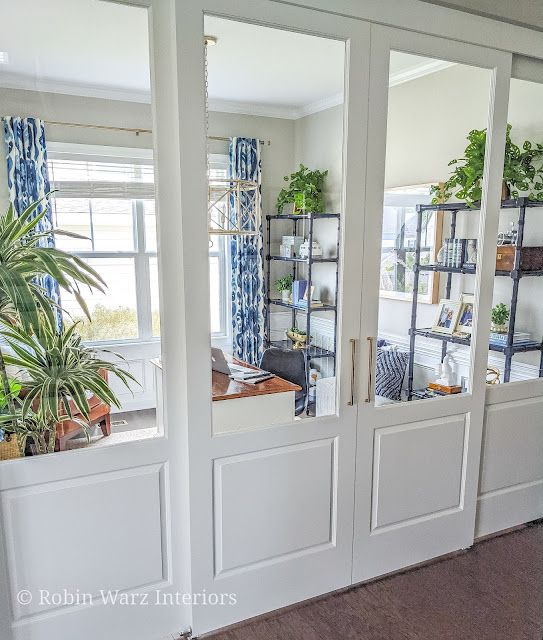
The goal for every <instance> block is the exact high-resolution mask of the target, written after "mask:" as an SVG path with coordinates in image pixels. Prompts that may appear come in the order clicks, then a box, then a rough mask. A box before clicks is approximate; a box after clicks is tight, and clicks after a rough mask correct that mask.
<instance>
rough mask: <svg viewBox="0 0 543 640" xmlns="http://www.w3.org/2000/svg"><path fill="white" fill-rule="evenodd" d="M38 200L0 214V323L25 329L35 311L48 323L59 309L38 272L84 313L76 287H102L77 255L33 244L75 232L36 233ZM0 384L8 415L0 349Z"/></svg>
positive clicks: (34, 322) (11, 404) (32, 325)
mask: <svg viewBox="0 0 543 640" xmlns="http://www.w3.org/2000/svg"><path fill="white" fill-rule="evenodd" d="M41 203H42V201H41V200H38V201H37V202H34V203H33V204H31V205H30V206H29V207H28V208H27V209H25V210H24V211H23V212H22V213H21V214H20V215H19V216H17V215H16V212H15V210H14V208H13V205H10V206H9V208H8V210H7V212H6V213H5V214H4V216H2V217H1V218H0V322H1V323H3V324H4V325H8V326H11V325H15V324H19V325H20V326H21V327H22V328H23V329H24V330H25V331H26V332H27V333H31V332H38V331H39V330H40V315H42V316H47V318H48V321H49V322H50V323H51V322H53V319H54V317H55V315H56V313H58V311H59V309H58V306H57V305H56V304H55V303H54V302H53V301H52V300H50V299H49V298H48V297H47V295H46V292H45V290H44V289H43V287H41V286H40V284H39V279H40V278H41V277H43V276H44V275H49V276H51V277H52V278H54V279H55V280H56V281H57V282H58V284H59V286H60V287H61V288H62V289H64V290H65V291H67V292H69V293H70V294H72V295H74V297H75V298H76V300H77V301H78V303H79V305H80V306H81V308H82V309H83V312H84V313H85V315H86V316H87V317H88V316H89V311H88V308H87V305H86V304H85V301H84V299H83V297H82V296H81V291H80V285H87V286H88V287H90V288H91V289H92V288H95V289H99V290H100V291H103V290H104V287H105V283H104V281H103V280H102V278H101V277H100V276H99V275H98V273H96V271H94V269H92V268H91V267H89V266H88V265H87V264H86V263H85V262H83V261H82V260H81V259H80V258H78V257H77V256H72V255H70V254H69V253H66V252H65V251H60V250H59V249H56V248H55V247H41V246H39V243H40V241H41V240H42V239H43V238H44V237H48V236H50V233H56V234H59V235H60V234H62V235H69V236H71V235H76V234H71V233H69V232H66V231H61V230H52V231H51V232H46V233H40V232H38V231H37V226H38V225H39V223H40V221H41V220H42V219H43V218H44V216H45V215H46V209H44V210H43V211H42V212H37V209H38V207H39V206H40V204H41ZM0 382H1V386H2V390H3V394H4V397H5V398H7V403H8V412H7V414H9V415H12V416H13V415H15V413H16V406H15V401H14V398H13V397H12V395H11V394H10V393H9V381H8V376H7V373H6V366H5V362H4V357H3V353H2V350H1V349H0ZM4 418H5V414H4ZM3 421H4V420H3ZM13 428H14V430H15V428H16V425H15V423H14V424H13Z"/></svg>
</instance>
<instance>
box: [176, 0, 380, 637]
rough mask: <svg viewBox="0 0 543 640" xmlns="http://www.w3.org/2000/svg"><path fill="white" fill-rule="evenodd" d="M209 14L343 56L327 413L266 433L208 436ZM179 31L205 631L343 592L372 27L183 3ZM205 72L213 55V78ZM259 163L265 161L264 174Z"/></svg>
mask: <svg viewBox="0 0 543 640" xmlns="http://www.w3.org/2000/svg"><path fill="white" fill-rule="evenodd" d="M207 16H211V17H213V18H214V19H215V18H217V17H218V18H227V19H228V20H230V21H232V20H233V21H235V22H237V23H238V26H237V27H236V28H238V29H239V28H242V27H243V24H246V23H254V24H256V25H266V26H267V27H270V28H273V30H274V32H276V33H277V34H278V35H279V34H280V33H281V31H284V32H293V31H294V32H296V33H303V34H310V35H312V36H315V37H320V38H322V39H323V41H324V43H326V42H328V41H329V40H330V39H331V40H335V41H337V42H339V43H342V47H343V46H344V48H345V65H344V68H343V67H342V68H341V69H340V74H341V75H340V77H343V78H344V85H345V114H344V120H343V129H344V131H343V136H344V145H343V153H342V156H343V195H342V197H341V212H340V213H341V227H342V228H341V237H342V241H341V252H340V256H339V258H340V286H339V291H340V293H339V296H338V299H337V306H338V316H339V323H338V325H339V326H338V331H339V339H338V345H337V369H336V378H337V382H338V392H337V410H336V414H335V415H330V416H324V417H318V418H304V419H303V420H300V419H297V420H295V421H294V422H292V423H291V424H287V425H284V426H278V427H266V424H265V422H266V416H258V415H257V416H254V420H255V421H256V422H257V423H258V421H262V423H263V426H262V427H259V428H254V429H250V430H246V431H243V432H240V431H237V432H233V433H226V434H225V433H223V434H214V432H213V425H212V416H211V402H210V388H211V380H210V378H211V371H210V360H209V343H210V338H209V326H208V324H207V322H202V318H207V317H209V312H208V305H209V295H208V292H207V288H206V287H203V286H194V279H193V278H194V273H199V274H202V280H203V279H204V278H205V277H207V274H208V267H207V264H208V263H207V225H206V217H205V216H204V215H196V214H195V212H203V211H205V209H206V182H205V180H206V166H205V153H206V141H205V136H206V128H205V117H204V83H203V78H204V52H203V47H202V40H203V35H204V29H205V28H206V26H205V19H206V17H207ZM213 24H214V25H215V26H216V25H217V22H213ZM240 25H241V26H240ZM177 28H178V40H177V42H178V65H179V66H178V79H179V93H180V96H181V109H180V121H179V126H180V132H181V140H182V141H183V146H184V149H190V153H184V154H182V156H181V193H182V198H183V206H182V210H181V215H182V218H183V238H182V250H183V253H184V262H185V266H186V269H185V273H186V275H185V278H186V286H187V291H190V292H191V294H190V300H188V299H187V310H188V312H187V315H186V326H185V331H186V333H187V335H189V336H190V337H191V340H190V343H188V344H187V363H188V370H189V371H190V377H189V379H188V391H189V393H188V401H189V405H188V420H189V459H190V464H189V468H190V494H191V495H190V503H191V504H190V527H191V529H190V530H191V550H192V554H191V555H192V564H191V570H192V588H193V591H194V592H201V591H203V590H205V591H206V592H207V593H219V594H232V596H233V597H234V598H235V603H236V604H235V606H232V605H230V606H229V605H227V606H198V607H194V609H193V627H194V630H195V632H196V633H202V632H205V631H208V630H211V629H215V628H218V627H221V626H224V625H227V624H231V623H233V622H235V621H238V620H243V619H246V618H249V617H251V616H255V615H257V614H260V613H263V612H265V611H269V610H273V609H277V608H279V607H281V606H284V605H288V604H291V603H293V602H297V601H300V600H303V599H306V598H309V597H312V596H316V595H318V594H321V593H325V592H327V591H332V590H334V589H337V588H340V587H343V586H345V585H348V584H349V583H350V580H351V559H352V530H353V529H352V527H353V499H354V462H355V457H354V451H355V447H356V413H357V409H356V406H355V405H354V404H352V403H350V397H351V393H352V388H351V383H352V374H353V371H352V369H353V363H352V353H351V346H352V343H351V342H350V340H351V339H353V338H356V337H357V336H358V331H359V317H360V295H359V293H360V289H361V280H362V272H361V266H362V265H361V262H360V259H359V256H360V244H361V238H362V217H361V215H360V203H361V202H363V201H364V188H363V180H360V176H363V175H364V173H365V165H364V162H365V153H364V149H365V145H366V139H365V135H366V111H367V91H368V84H367V80H368V73H367V71H368V68H369V26H368V25H367V24H365V23H363V22H359V21H356V20H349V19H344V18H340V17H337V16H335V17H334V20H333V21H331V20H330V19H329V16H327V15H326V14H325V13H321V12H317V11H312V10H306V9H303V8H299V7H293V6H289V5H286V4H279V3H275V2H268V1H263V0H257V1H252V0H251V1H249V0H241V1H240V2H237V3H235V4H233V3H231V2H229V1H228V0H198V1H195V2H190V3H186V2H181V1H179V2H178V3H177ZM211 35H216V33H211ZM264 35H265V37H269V36H270V34H269V33H268V32H266V33H265V34H264ZM240 37H241V36H240ZM271 37H272V39H273V34H272V36H271ZM220 41H221V37H220V35H219V42H220ZM219 46H220V45H219ZM216 49H217V51H218V47H216ZM225 55H227V54H226V53H225ZM211 65H212V59H211V56H210V73H212V72H213V69H212V68H211ZM261 73H262V74H264V75H265V74H266V69H265V68H262V69H261ZM300 82H303V78H300ZM272 144H273V141H272ZM340 162H341V159H340ZM265 163H266V155H264V156H263V166H264V169H263V170H264V171H265V170H266V164H265ZM285 169H286V167H285ZM286 172H288V171H285V173H286ZM264 213H268V212H267V211H266V212H264ZM188 265H190V266H191V269H190V270H189V269H188ZM189 303H190V305H189ZM189 306H190V308H189Z"/></svg>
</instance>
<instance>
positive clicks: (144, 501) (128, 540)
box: [1, 464, 167, 621]
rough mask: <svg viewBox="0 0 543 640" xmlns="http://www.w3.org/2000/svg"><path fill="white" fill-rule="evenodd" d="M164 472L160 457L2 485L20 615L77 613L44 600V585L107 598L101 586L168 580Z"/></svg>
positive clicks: (57, 590) (14, 602)
mask: <svg viewBox="0 0 543 640" xmlns="http://www.w3.org/2000/svg"><path fill="white" fill-rule="evenodd" d="M162 474H163V467H162V465H160V464H157V465H149V466H145V467H137V468H134V469H127V470H124V471H115V472H111V473H103V474H99V475H91V476H85V477H80V478H74V479H70V480H65V481H59V482H50V483H46V484H40V485H35V486H30V487H25V488H21V489H12V490H6V491H4V492H2V494H1V508H2V518H3V521H4V532H5V538H6V541H7V556H8V569H9V583H10V593H11V594H12V608H13V614H14V619H15V620H21V621H25V620H28V619H30V620H32V618H33V617H34V616H36V615H39V614H44V613H47V612H49V613H50V612H52V611H53V610H58V609H64V610H65V612H66V613H69V611H70V606H66V605H64V603H62V604H59V603H53V602H48V601H47V599H43V598H42V599H41V601H40V596H39V594H40V590H45V591H48V592H49V593H51V594H53V593H62V592H63V590H64V589H67V590H68V592H69V593H78V592H81V593H90V594H92V596H93V599H95V598H96V599H99V598H100V591H101V590H109V589H113V590H116V589H118V590H121V591H122V590H127V589H133V588H136V587H144V586H148V585H152V584H159V583H162V582H163V580H164V579H165V578H166V577H167V576H166V575H165V573H166V565H167V563H166V561H165V557H166V554H165V549H164V541H163V537H162V533H161V525H160V523H161V512H162V509H163V507H162V503H163V490H162V487H163V478H162ZM22 589H27V590H29V591H30V592H31V593H32V594H33V596H34V598H33V601H32V603H31V604H29V605H27V606H21V605H20V604H19V603H18V602H17V599H16V594H17V593H18V592H19V591H20V590H22ZM76 606H77V605H76ZM62 613H64V612H63V611H57V614H62Z"/></svg>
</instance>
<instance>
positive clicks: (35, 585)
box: [0, 0, 191, 640]
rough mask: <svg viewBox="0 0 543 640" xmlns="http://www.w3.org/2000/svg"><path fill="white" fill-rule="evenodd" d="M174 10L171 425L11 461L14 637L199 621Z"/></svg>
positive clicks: (28, 639) (7, 477)
mask: <svg viewBox="0 0 543 640" xmlns="http://www.w3.org/2000/svg"><path fill="white" fill-rule="evenodd" d="M97 4H98V5H100V4H101V3H97ZM126 4H128V5H130V4H138V5H140V8H137V9H135V8H132V7H130V8H129V10H128V9H127V8H126V7H122V8H120V7H119V8H118V9H119V11H120V12H121V14H122V12H123V11H124V10H125V9H127V13H128V16H127V18H126V22H127V24H133V22H132V20H134V22H136V21H137V24H145V23H146V20H147V11H146V10H145V7H149V6H151V5H152V4H153V0H149V1H148V2H146V1H137V2H133V3H132V2H127V3H126ZM142 7H143V8H142ZM132 11H136V13H137V12H140V14H139V15H136V16H134V15H133V13H131V12H132ZM173 18H174V15H173V12H172V11H170V8H169V3H166V2H162V1H161V0H159V1H158V2H154V4H153V9H152V29H153V31H152V33H151V40H152V41H154V43H155V45H157V46H155V47H152V53H151V60H152V65H151V69H152V93H153V98H155V97H156V96H157V95H160V99H159V100H158V102H156V101H155V100H154V99H153V108H154V123H153V130H154V134H155V135H154V143H155V149H154V150H155V154H156V158H157V178H158V180H157V202H158V205H159V209H160V221H159V224H158V227H159V228H158V245H159V252H158V253H159V263H160V268H159V274H160V276H159V279H160V288H161V292H162V294H164V292H168V293H169V294H170V295H161V312H162V322H161V325H162V327H161V328H162V353H163V354H165V362H164V365H165V370H166V376H165V398H164V417H165V424H159V425H157V431H156V433H155V434H153V436H152V437H145V438H144V437H142V438H141V439H137V437H138V434H137V433H136V432H135V433H134V434H133V435H134V439H132V440H129V441H126V442H123V443H117V444H110V445H109V446H107V443H106V442H104V443H103V444H104V445H106V446H100V447H86V448H82V449H79V450H74V451H64V452H59V453H52V454H48V455H41V456H34V457H27V458H20V459H17V460H9V461H3V462H1V463H0V585H1V586H0V637H1V638H2V640H51V639H52V638H59V639H60V638H79V639H80V640H94V639H96V638H116V639H118V640H133V639H135V638H138V639H141V640H160V639H161V638H164V637H172V636H173V634H179V633H181V632H183V631H185V630H187V628H188V627H189V626H190V622H191V607H190V601H187V599H186V596H185V597H183V594H190V573H189V571H188V570H187V565H188V561H187V557H188V548H189V547H188V544H189V541H188V530H187V529H188V528H187V524H186V523H187V520H188V505H187V484H188V477H187V475H188V474H187V468H188V461H187V446H186V435H187V434H186V421H185V415H186V412H185V408H184V395H183V394H181V393H179V380H181V379H182V377H183V375H184V372H185V371H186V367H185V366H184V364H183V344H182V341H181V340H180V339H179V326H180V323H182V318H183V307H182V306H181V303H180V298H179V296H178V295H176V294H174V293H173V292H177V291H179V290H180V281H179V273H180V270H181V265H182V260H181V256H180V254H179V251H178V240H177V238H178V237H179V235H180V221H179V216H178V210H179V202H178V188H177V186H178V165H177V164H176V158H175V154H176V151H177V150H178V145H175V144H172V131H173V130H174V129H175V119H176V118H177V116H178V110H177V108H176V97H175V94H173V93H172V92H171V91H168V87H170V86H171V79H172V69H173V68H174V61H175V51H174V47H173V36H172V33H173V30H174V25H173ZM166 34H170V36H171V37H170V38H168V37H167V35H166ZM157 43H160V46H158V44H157ZM74 119H75V120H78V118H77V117H75V116H74ZM159 401H161V399H160V400H159ZM150 426H151V425H150ZM147 431H151V429H148V430H147ZM110 440H114V437H113V436H112V437H111V438H110Z"/></svg>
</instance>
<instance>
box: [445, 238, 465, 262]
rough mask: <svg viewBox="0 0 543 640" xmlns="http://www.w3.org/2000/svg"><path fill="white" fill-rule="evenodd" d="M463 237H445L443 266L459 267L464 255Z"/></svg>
mask: <svg viewBox="0 0 543 640" xmlns="http://www.w3.org/2000/svg"><path fill="white" fill-rule="evenodd" d="M466 242H467V241H466V239H465V238H446V240H445V252H444V254H443V266H444V267H452V268H456V269H459V268H460V267H461V266H462V265H463V264H464V261H465V256H466Z"/></svg>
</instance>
